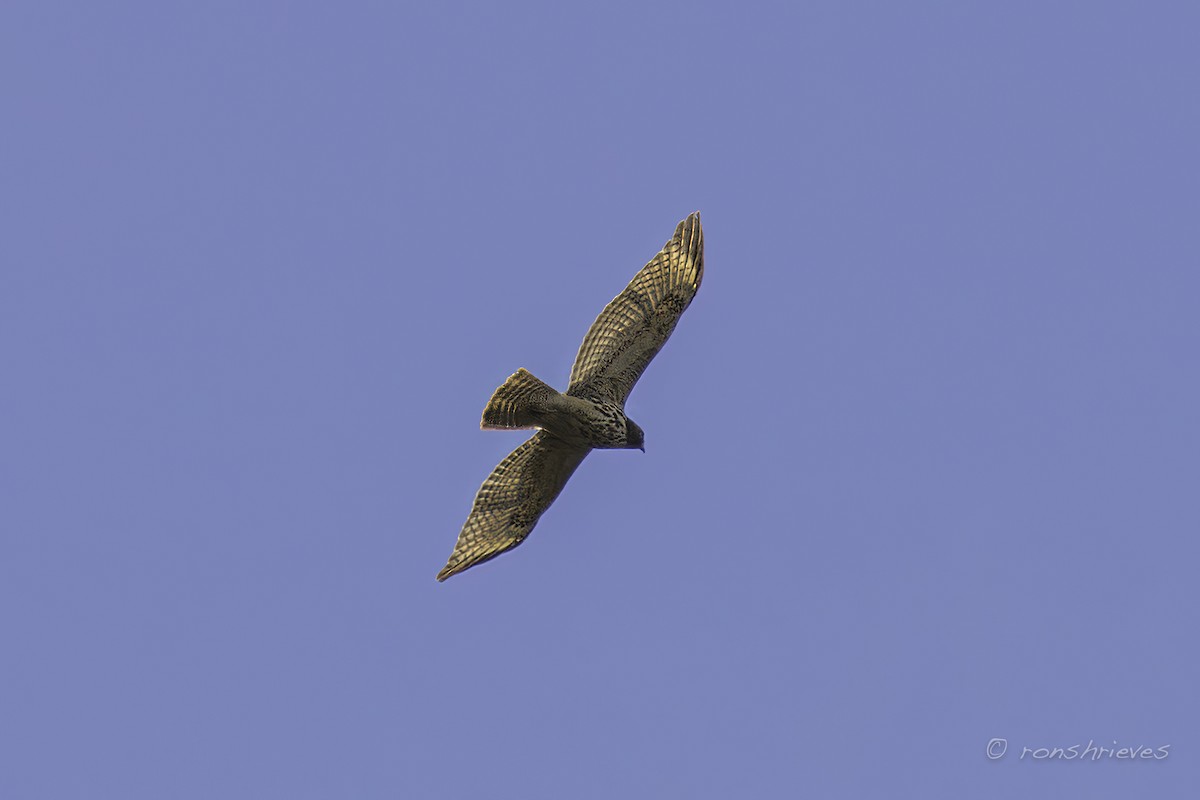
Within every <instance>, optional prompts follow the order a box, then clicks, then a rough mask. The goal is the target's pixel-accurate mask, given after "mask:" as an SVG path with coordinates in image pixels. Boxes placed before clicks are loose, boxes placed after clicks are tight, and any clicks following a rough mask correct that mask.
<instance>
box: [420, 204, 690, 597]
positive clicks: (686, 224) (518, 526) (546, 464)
mask: <svg viewBox="0 0 1200 800" xmlns="http://www.w3.org/2000/svg"><path fill="white" fill-rule="evenodd" d="M703 277H704V233H703V232H702V231H701V229H700V212H696V213H695V214H692V215H691V216H689V217H688V218H687V219H685V220H684V221H683V222H681V223H679V225H678V226H677V227H676V228H675V235H674V236H672V237H671V241H669V242H667V243H666V244H665V245H664V246H663V249H662V250H661V251H659V253H658V255H656V256H655V257H654V258H652V259H651V260H650V263H649V264H647V265H646V266H644V267H642V269H641V271H640V272H638V274H637V275H635V276H633V280H632V281H630V282H629V285H628V286H626V287H625V291H623V292H621V293H620V294H619V295H617V296H616V298H615V299H614V300H613V301H612V302H611V303H609V304H608V305H607V306H605V308H604V310H603V311H601V312H600V316H598V317H597V318H596V321H595V322H593V323H592V327H591V328H590V329H589V330H588V332H587V335H586V336H584V337H583V344H581V345H580V346H579V354H578V355H576V356H575V366H573V367H572V368H571V381H570V383H569V385H568V386H567V391H566V392H565V393H559V392H557V391H555V390H554V389H553V388H552V387H550V386H547V385H546V384H544V383H542V382H541V381H540V380H538V379H537V378H535V377H534V376H533V375H531V374H530V373H529V372H527V371H526V370H525V369H519V370H517V371H516V372H515V373H513V374H512V375H511V376H510V377H509V379H508V380H506V381H505V382H504V384H503V385H502V386H501V387H500V388H499V389H497V390H496V391H495V393H494V394H493V395H492V399H491V400H489V401H488V404H487V406H486V407H485V408H484V409H483V421H482V422H481V423H480V427H481V428H483V429H485V430H496V429H510V428H537V429H538V431H537V433H535V434H533V436H531V437H529V439H528V440H526V442H525V443H524V444H523V445H521V446H520V447H518V448H517V449H516V450H514V451H512V453H510V454H509V455H508V457H507V458H505V459H504V460H503V461H501V462H500V464H499V466H497V467H496V468H495V469H494V470H492V474H491V475H489V476H488V478H487V480H485V481H484V482H483V486H481V487H479V493H478V494H476V495H475V504H474V506H472V508H471V514H470V516H468V517H467V521H466V523H464V524H463V528H462V532H461V533H459V534H458V542H457V543H456V544H455V545H454V552H452V553H451V554H450V559H449V560H448V561H447V562H446V566H445V567H443V568H442V571H441V572H439V573H438V575H437V579H438V580H439V581H444V580H446V578H449V577H450V576H451V575H457V574H458V573H460V572H462V571H463V570H465V569H469V568H470V567H473V566H475V565H476V564H482V563H483V562H484V561H487V560H489V559H492V558H495V557H496V556H498V555H500V554H501V553H503V552H505V551H507V550H511V549H512V548H514V547H516V546H517V545H519V544H520V543H521V542H523V541H525V537H527V536H529V533H530V531H532V530H533V526H534V525H536V524H537V521H538V518H539V517H541V516H542V513H543V512H544V511H545V510H546V509H547V508H549V507H550V504H551V503H553V502H554V498H556V497H558V493H559V492H561V491H562V488H563V486H564V485H565V484H566V482H567V479H568V478H570V477H571V473H573V472H574V471H575V468H576V467H578V466H579V464H580V463H581V462H582V461H583V458H584V456H586V455H587V454H588V453H590V452H591V451H592V450H593V449H597V448H599V449H612V448H626V449H631V448H636V449H638V450H641V451H642V452H645V451H646V448H645V439H644V437H643V435H642V429H641V428H639V427H638V426H637V425H636V424H635V423H634V421H633V420H631V419H629V417H627V416H625V400H626V398H628V397H629V392H630V391H631V390H632V389H633V385H634V384H635V383H637V380H638V378H640V377H641V376H642V372H644V371H645V369H646V365H647V364H649V363H650V360H651V359H652V358H654V356H655V355H656V354H657V353H658V351H659V350H661V349H662V346H663V345H664V344H665V343H666V341H667V338H668V337H669V336H670V335H671V332H672V331H673V330H675V324H676V323H677V322H679V317H680V316H681V315H682V314H683V312H684V309H686V308H687V307H688V305H689V304H690V303H691V302H692V298H693V297H695V296H696V290H697V289H699V288H700V280H701V278H703Z"/></svg>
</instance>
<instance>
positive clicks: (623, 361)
mask: <svg viewBox="0 0 1200 800" xmlns="http://www.w3.org/2000/svg"><path fill="white" fill-rule="evenodd" d="M703 277H704V232H703V231H702V230H701V229H700V212H698V211H697V212H696V213H695V214H692V215H691V216H689V217H688V218H687V219H685V220H684V221H683V222H681V223H679V225H678V226H677V227H676V228H675V235H674V236H673V237H671V241H669V242H667V243H666V245H664V246H663V249H662V251H661V252H659V254H658V255H656V256H655V257H654V258H653V259H652V260H651V261H650V263H649V264H647V265H646V266H644V267H642V270H641V271H640V272H639V273H638V274H637V275H635V276H634V277H633V280H632V281H630V282H629V285H628V286H626V287H625V291H623V292H621V293H620V294H619V295H617V296H616V298H615V299H614V300H613V301H612V302H611V303H609V304H608V305H607V306H606V307H605V309H604V310H603V311H601V312H600V316H599V317H597V318H596V321H595V322H593V323H592V327H591V329H589V330H588V332H587V336H585V337H583V344H582V345H580V346H579V355H577V356H575V366H574V367H572V368H571V384H570V385H569V386H568V387H567V394H570V395H575V396H577V397H589V398H593V399H596V400H609V401H612V402H614V403H618V404H620V405H622V406H624V405H625V400H626V398H628V397H629V392H630V391H632V390H633V385H634V384H635V383H637V380H638V378H640V377H641V376H642V372H644V371H645V369H646V365H647V364H649V363H650V359H652V358H654V356H655V355H656V354H657V353H658V351H659V350H661V349H662V346H663V345H664V344H666V341H667V337H669V336H670V335H671V332H672V331H673V330H675V324H676V323H677V322H679V317H680V315H682V314H683V311H684V309H686V308H687V307H688V305H689V304H690V303H691V302H692V298H693V297H695V296H696V290H697V289H699V288H700V280H701V279H702V278H703Z"/></svg>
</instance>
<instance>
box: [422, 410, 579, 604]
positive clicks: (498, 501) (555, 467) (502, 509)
mask: <svg viewBox="0 0 1200 800" xmlns="http://www.w3.org/2000/svg"><path fill="white" fill-rule="evenodd" d="M589 452H590V451H589V450H588V449H587V448H582V447H572V446H571V445H568V444H566V443H564V442H563V441H562V440H561V439H557V438H555V437H554V436H552V435H550V434H549V433H546V432H545V431H538V432H537V433H535V434H534V435H533V436H531V437H530V438H529V440H528V441H526V442H525V444H523V445H521V446H520V447H518V448H517V449H516V450H514V451H512V452H511V453H510V454H509V455H508V457H507V458H505V459H504V460H503V461H501V462H500V464H499V466H497V467H496V468H495V469H494V470H492V474H491V475H489V476H488V479H487V480H486V481H484V482H483V486H481V487H479V493H478V494H476V495H475V505H474V506H472V508H471V514H470V516H468V517H467V521H466V523H465V524H464V525H463V528H462V532H460V533H459V534H458V542H457V543H456V544H455V545H454V552H453V553H451V554H450V560H449V561H447V562H446V566H445V567H443V568H442V571H441V572H439V573H438V575H437V579H438V580H439V581H444V580H446V578H449V577H450V576H451V575H455V574H457V573H459V572H462V571H463V570H465V569H467V568H468V567H473V566H475V565H476V564H479V563H482V562H484V561H487V560H488V559H491V558H495V557H496V556H498V555H500V554H501V553H503V552H504V551H506V550H511V549H512V548H514V547H516V546H517V545H519V544H520V543H521V542H523V541H525V537H526V536H528V535H529V532H530V531H532V530H533V526H534V525H537V521H538V518H539V517H541V516H542V513H543V512H544V511H545V510H546V509H547V508H549V507H550V504H551V503H553V502H554V498H556V497H558V493H559V492H561V491H562V488H563V486H564V485H566V483H567V479H568V478H570V477H571V474H572V473H574V472H575V469H576V467H578V466H579V464H580V463H581V462H582V461H583V459H584V456H586V455H587V454H588V453H589Z"/></svg>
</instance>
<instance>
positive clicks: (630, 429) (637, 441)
mask: <svg viewBox="0 0 1200 800" xmlns="http://www.w3.org/2000/svg"><path fill="white" fill-rule="evenodd" d="M625 446H626V447H628V448H630V449H633V448H634V447H636V448H637V449H638V450H641V451H642V452H643V453H644V452H646V435H645V434H644V433H642V429H641V428H639V427H638V424H637V423H636V422H634V421H633V420H631V419H629V418H628V417H626V419H625Z"/></svg>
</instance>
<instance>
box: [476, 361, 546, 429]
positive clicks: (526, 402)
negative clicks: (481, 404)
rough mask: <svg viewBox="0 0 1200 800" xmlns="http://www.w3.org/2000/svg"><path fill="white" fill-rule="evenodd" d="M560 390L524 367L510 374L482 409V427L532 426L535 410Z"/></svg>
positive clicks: (534, 423) (480, 424) (534, 422)
mask: <svg viewBox="0 0 1200 800" xmlns="http://www.w3.org/2000/svg"><path fill="white" fill-rule="evenodd" d="M556 394H558V392H557V391H555V390H554V388H553V387H551V386H547V385H546V384H544V383H542V382H541V381H539V380H538V379H537V378H535V377H533V375H532V373H530V372H529V371H528V370H526V369H525V368H524V367H522V368H521V369H519V370H517V371H516V372H514V373H513V374H512V375H510V376H508V380H506V381H505V382H504V383H503V385H501V386H500V388H499V389H497V390H496V391H495V392H494V393H493V394H492V399H491V400H489V401H488V404H487V406H486V407H485V408H484V409H483V421H482V422H480V423H479V427H480V428H484V429H487V428H533V427H536V426H537V421H536V420H535V418H534V414H535V410H536V408H537V407H539V406H544V404H545V403H546V401H548V400H549V399H550V398H551V397H553V396H555V395H556Z"/></svg>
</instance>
